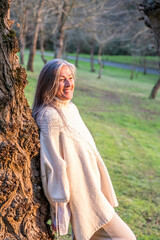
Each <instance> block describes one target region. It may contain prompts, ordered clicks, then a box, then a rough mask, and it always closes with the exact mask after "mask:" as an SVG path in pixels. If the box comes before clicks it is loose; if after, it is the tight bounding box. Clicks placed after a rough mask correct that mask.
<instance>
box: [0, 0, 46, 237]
mask: <svg viewBox="0 0 160 240" xmlns="http://www.w3.org/2000/svg"><path fill="white" fill-rule="evenodd" d="M9 6H10V0H7V1H6V0H1V1H0V13H1V14H0V109H1V115H0V122H1V126H0V132H1V135H0V239H4V240H7V239H15V240H17V239H19V240H20V239H21V240H34V239H35V240H37V239H42V240H46V239H48V240H49V239H51V237H50V235H49V233H48V232H49V229H48V228H47V226H46V221H47V218H48V216H49V211H48V202H47V200H46V198H45V197H44V194H43V191H42V186H41V180H40V163H39V134H38V128H37V125H36V124H35V122H34V120H33V118H32V116H31V109H30V107H29V105H28V103H27V100H26V98H25V96H24V88H25V85H26V84H27V80H26V72H25V69H24V68H22V67H21V66H20V65H19V62H18V57H17V55H16V52H17V51H18V49H19V46H18V42H17V39H16V37H15V33H14V32H13V30H11V25H12V21H11V20H9Z"/></svg>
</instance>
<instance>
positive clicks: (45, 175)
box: [37, 98, 118, 240]
mask: <svg viewBox="0 0 160 240" xmlns="http://www.w3.org/2000/svg"><path fill="white" fill-rule="evenodd" d="M37 123H38V125H39V128H40V143H41V177H42V184H43V189H44V193H45V195H46V197H47V199H48V201H49V203H50V205H51V215H52V217H53V215H54V214H53V213H54V212H57V209H55V206H56V205H58V206H59V207H61V209H62V211H61V213H64V216H62V219H65V221H64V226H59V227H60V229H61V232H60V234H61V235H63V234H64V233H65V234H66V233H67V231H68V225H69V222H70V221H71V225H72V229H73V231H74V234H75V238H76V240H89V239H90V238H91V236H92V235H93V234H94V233H95V232H96V231H97V230H98V229H100V228H101V227H102V226H104V225H105V224H106V223H107V222H108V221H110V220H111V219H112V217H113V215H114V208H113V207H116V206H118V202H117V199H116V196H115V193H114V189H113V186H112V183H111V180H110V177H109V174H108V171H107V169H106V167H105V165H104V162H103V160H102V158H101V156H100V154H99V153H98V151H97V148H96V145H95V143H94V140H93V138H92V136H91V134H90V132H89V131H88V129H87V127H86V126H85V124H84V122H83V121H82V119H81V117H80V115H79V111H78V109H77V107H76V106H75V105H74V104H73V103H72V102H70V101H62V100H60V99H57V98H56V100H55V102H54V105H53V106H48V107H45V108H43V109H42V110H41V112H40V113H39V115H38V118H37ZM70 213H71V219H70ZM60 222H63V220H62V221H60ZM66 229H67V230H66Z"/></svg>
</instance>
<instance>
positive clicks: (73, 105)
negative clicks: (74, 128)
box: [70, 102, 79, 113]
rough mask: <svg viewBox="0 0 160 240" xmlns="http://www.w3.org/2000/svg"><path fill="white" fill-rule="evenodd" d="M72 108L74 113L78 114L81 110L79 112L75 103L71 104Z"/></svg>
mask: <svg viewBox="0 0 160 240" xmlns="http://www.w3.org/2000/svg"><path fill="white" fill-rule="evenodd" d="M70 107H71V109H72V110H73V111H76V112H78V113H79V110H78V108H77V106H76V105H75V104H74V103H73V102H70Z"/></svg>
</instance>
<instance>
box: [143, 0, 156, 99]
mask: <svg viewBox="0 0 160 240" xmlns="http://www.w3.org/2000/svg"><path fill="white" fill-rule="evenodd" d="M139 11H141V12H142V13H143V15H142V16H141V18H140V19H141V20H144V23H145V25H146V26H147V27H148V28H150V29H152V31H153V32H154V36H155V40H156V44H157V54H158V55H159V56H160V28H159V26H160V17H159V16H160V0H151V1H149V0H144V1H142V2H141V3H140V4H139ZM159 72H160V64H159ZM159 88H160V79H158V81H157V82H156V84H155V86H154V87H153V89H152V91H151V94H150V98H155V97H156V94H157V92H158V90H159Z"/></svg>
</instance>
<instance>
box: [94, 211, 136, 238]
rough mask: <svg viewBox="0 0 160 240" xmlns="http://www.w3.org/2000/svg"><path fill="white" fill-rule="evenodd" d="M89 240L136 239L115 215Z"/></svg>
mask: <svg viewBox="0 0 160 240" xmlns="http://www.w3.org/2000/svg"><path fill="white" fill-rule="evenodd" d="M90 240H136V237H135V235H134V233H133V232H132V230H131V229H130V228H129V227H128V226H127V224H126V223H125V222H124V221H123V220H122V219H121V218H120V217H119V216H118V215H117V213H115V214H114V216H113V218H112V219H111V221H109V222H108V223H107V224H106V225H105V226H103V228H101V229H99V230H98V231H97V232H96V233H95V234H94V235H93V236H92V238H91V239H90Z"/></svg>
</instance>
